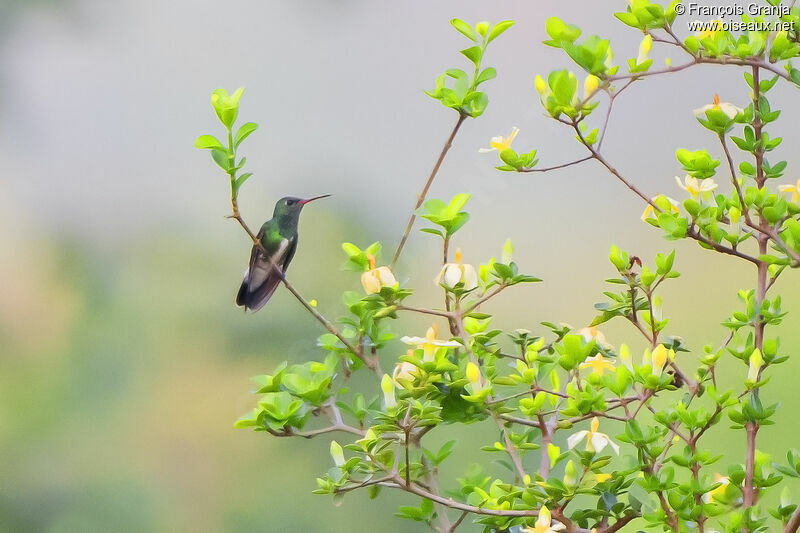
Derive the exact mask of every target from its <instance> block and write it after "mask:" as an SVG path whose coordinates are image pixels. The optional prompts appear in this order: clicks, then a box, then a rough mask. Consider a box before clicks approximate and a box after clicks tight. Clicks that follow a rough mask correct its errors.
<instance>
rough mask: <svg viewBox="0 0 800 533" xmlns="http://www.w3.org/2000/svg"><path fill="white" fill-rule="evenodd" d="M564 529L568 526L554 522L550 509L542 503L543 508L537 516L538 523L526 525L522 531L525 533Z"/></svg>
mask: <svg viewBox="0 0 800 533" xmlns="http://www.w3.org/2000/svg"><path fill="white" fill-rule="evenodd" d="M563 529H566V526H565V525H564V524H560V523H558V522H556V523H553V521H552V518H551V516H550V510H549V509H548V508H547V507H545V506H544V505H542V508H541V509H539V516H538V517H537V518H536V524H535V525H534V526H533V527H524V528H522V531H524V532H525V533H556V532H558V531H561V530H563Z"/></svg>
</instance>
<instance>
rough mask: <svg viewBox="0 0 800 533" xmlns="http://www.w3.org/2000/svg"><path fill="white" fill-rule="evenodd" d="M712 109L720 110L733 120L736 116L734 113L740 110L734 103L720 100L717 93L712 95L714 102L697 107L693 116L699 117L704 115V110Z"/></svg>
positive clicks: (736, 113)
mask: <svg viewBox="0 0 800 533" xmlns="http://www.w3.org/2000/svg"><path fill="white" fill-rule="evenodd" d="M712 109H714V110H718V111H722V112H723V113H725V115H727V116H728V118H729V119H731V120H733V119H734V118H736V115H738V114H739V113H741V112H742V109H741V108H739V107H736V106H735V105H733V104H731V103H730V102H720V101H719V95H718V94H715V95H714V103H712V104H708V105H704V106H703V107H699V108H697V109H695V110H694V116H696V117H700V116H705V114H706V111H711V110H712Z"/></svg>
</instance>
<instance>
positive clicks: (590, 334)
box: [578, 326, 611, 348]
mask: <svg viewBox="0 0 800 533" xmlns="http://www.w3.org/2000/svg"><path fill="white" fill-rule="evenodd" d="M578 334H579V335H580V336H581V337H583V340H585V341H586V342H591V341H594V342H595V343H597V344H598V345H600V346H602V347H604V348H609V347H611V345H610V344H609V343H608V341H606V336H605V335H603V332H602V331H600V330H599V329H597V327H596V326H589V327H586V328H581V329H580V331H578Z"/></svg>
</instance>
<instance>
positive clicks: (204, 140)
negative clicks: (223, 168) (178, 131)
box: [194, 135, 225, 150]
mask: <svg viewBox="0 0 800 533" xmlns="http://www.w3.org/2000/svg"><path fill="white" fill-rule="evenodd" d="M194 147H195V148H200V149H201V150H210V149H213V148H216V149H217V150H224V149H225V147H224V146H222V143H221V142H219V141H218V140H217V139H216V137H214V136H213V135H201V136H200V137H198V138H197V139H195V141H194Z"/></svg>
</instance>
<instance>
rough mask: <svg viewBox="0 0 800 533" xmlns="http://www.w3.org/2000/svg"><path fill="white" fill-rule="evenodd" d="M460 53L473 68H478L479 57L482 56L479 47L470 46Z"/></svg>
mask: <svg viewBox="0 0 800 533" xmlns="http://www.w3.org/2000/svg"><path fill="white" fill-rule="evenodd" d="M461 53H462V54H464V57H466V58H467V59H469V60H470V61H472V63H473V64H474V65H475V66H478V64H479V63H480V62H481V56H483V50H481V47H480V46H470V47H469V48H465V49H463V50H461Z"/></svg>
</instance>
